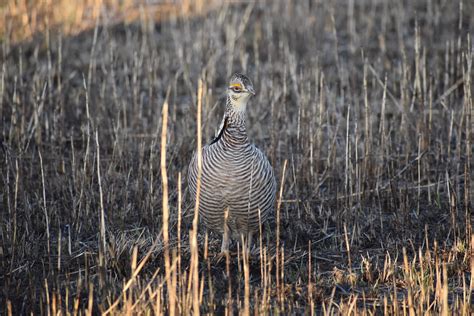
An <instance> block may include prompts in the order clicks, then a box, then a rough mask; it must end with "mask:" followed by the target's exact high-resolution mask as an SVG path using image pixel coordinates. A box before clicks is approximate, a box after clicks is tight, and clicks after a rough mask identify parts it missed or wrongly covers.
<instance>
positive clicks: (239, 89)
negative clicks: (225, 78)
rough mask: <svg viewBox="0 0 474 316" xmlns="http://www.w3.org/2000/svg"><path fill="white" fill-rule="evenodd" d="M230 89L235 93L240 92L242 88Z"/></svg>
mask: <svg viewBox="0 0 474 316" xmlns="http://www.w3.org/2000/svg"><path fill="white" fill-rule="evenodd" d="M231 89H232V91H234V92H236V93H240V92H242V88H240V87H232V88H231Z"/></svg>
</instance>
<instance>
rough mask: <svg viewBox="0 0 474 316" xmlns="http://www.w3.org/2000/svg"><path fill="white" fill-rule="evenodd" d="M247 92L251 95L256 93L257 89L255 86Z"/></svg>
mask: <svg viewBox="0 0 474 316" xmlns="http://www.w3.org/2000/svg"><path fill="white" fill-rule="evenodd" d="M247 93H250V94H251V95H255V90H254V89H253V88H248V89H247Z"/></svg>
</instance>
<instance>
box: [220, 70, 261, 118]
mask: <svg viewBox="0 0 474 316" xmlns="http://www.w3.org/2000/svg"><path fill="white" fill-rule="evenodd" d="M254 95H255V90H254V88H253V84H252V81H250V79H249V78H248V77H247V76H245V75H243V74H240V73H235V74H233V75H232V77H231V78H230V82H229V87H228V89H227V97H228V99H229V102H230V105H232V107H233V109H234V111H237V112H244V111H245V108H246V106H247V102H248V100H249V99H250V97H251V96H254Z"/></svg>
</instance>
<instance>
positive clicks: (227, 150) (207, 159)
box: [188, 74, 276, 251]
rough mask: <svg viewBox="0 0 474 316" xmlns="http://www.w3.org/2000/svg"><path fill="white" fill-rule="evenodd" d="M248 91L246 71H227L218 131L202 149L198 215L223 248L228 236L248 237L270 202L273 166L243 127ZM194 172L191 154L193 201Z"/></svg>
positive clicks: (250, 92)
mask: <svg viewBox="0 0 474 316" xmlns="http://www.w3.org/2000/svg"><path fill="white" fill-rule="evenodd" d="M254 94H255V92H254V89H253V85H252V82H251V81H250V80H249V79H248V78H247V77H246V76H244V75H242V74H234V75H233V76H232V78H231V80H230V84H229V88H228V90H227V100H226V109H225V114H224V118H223V121H222V124H221V128H220V131H219V133H218V135H217V136H216V138H215V139H214V140H213V141H212V142H211V143H210V144H208V145H206V146H204V147H203V149H202V176H201V192H200V199H199V203H200V207H199V216H200V218H201V220H202V222H203V223H204V224H205V226H206V227H207V228H209V229H211V230H213V231H217V232H220V233H222V234H223V243H222V250H223V251H226V250H227V247H228V243H229V240H228V238H229V235H231V236H232V237H233V238H239V237H240V235H244V236H246V237H248V238H249V239H250V238H251V235H252V233H253V232H255V231H256V230H258V227H259V210H260V220H261V223H263V222H264V221H265V220H266V219H267V218H268V216H269V215H270V213H271V212H272V211H273V209H274V204H275V194H276V182H275V176H274V173H273V168H272V166H271V165H270V163H269V161H268V159H267V158H266V156H265V155H264V153H263V152H262V151H261V150H260V149H258V148H257V147H256V146H255V145H253V144H251V143H250V142H249V140H248V137H247V131H246V127H245V114H246V113H245V112H246V106H247V102H248V100H249V99H250V97H251V96H252V95H254ZM197 175H198V165H197V154H196V153H194V155H193V158H192V160H191V163H190V165H189V173H188V186H189V191H190V193H191V196H192V198H193V199H194V200H195V198H196V186H197ZM226 210H227V211H228V217H227V220H226V221H225V220H224V216H225V213H226ZM224 223H226V224H227V229H225V225H224ZM249 242H250V240H249Z"/></svg>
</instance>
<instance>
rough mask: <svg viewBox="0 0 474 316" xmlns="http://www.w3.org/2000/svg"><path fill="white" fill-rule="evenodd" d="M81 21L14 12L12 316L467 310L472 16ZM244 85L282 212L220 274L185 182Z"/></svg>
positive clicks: (252, 129)
mask: <svg viewBox="0 0 474 316" xmlns="http://www.w3.org/2000/svg"><path fill="white" fill-rule="evenodd" d="M14 3H15V5H16V6H17V7H16V8H20V9H18V10H19V11H18V12H23V11H21V8H22V5H23V7H24V8H27V4H29V2H25V1H15V2H14ZM41 3H42V2H41ZM60 3H63V2H60ZM46 4H47V3H46ZM64 4H65V5H66V4H68V3H67V2H64ZM87 4H89V5H92V7H95V5H97V7H96V8H97V11H91V12H97V15H96V16H95V18H93V19H92V21H93V22H92V23H89V22H87V21H85V20H84V21H83V19H85V16H84V15H79V13H77V12H76V13H75V15H74V16H76V17H77V16H80V18H77V19H78V23H79V24H78V25H80V28H79V26H77V29H75V28H74V27H71V25H75V24H68V23H67V22H64V21H61V17H62V15H61V14H59V15H57V12H59V11H57V10H58V9H57V8H56V9H54V10H53V9H51V10H52V11H51V12H50V11H48V10H47V8H49V7H47V6H39V8H40V9H41V10H45V11H41V10H40V9H38V11H37V12H43V13H44V14H43V13H42V14H37V15H36V16H37V17H42V16H49V17H53V18H50V19H55V20H54V21H55V24H54V27H53V24H48V23H49V22H48V23H45V22H44V21H36V20H35V21H36V22H35V23H36V24H34V25H33V24H32V22H31V19H28V18H27V19H26V22H25V21H23V20H21V19H20V20H21V21H23V22H25V23H26V24H21V23H23V22H21V23H20V22H18V20H17V18H18V16H20V17H21V14H20V15H14V14H11V11H8V12H10V13H9V14H6V13H5V12H7V11H4V14H3V17H4V18H5V19H6V21H7V22H8V21H10V22H11V23H5V24H3V25H5V29H2V33H0V34H2V57H1V66H2V68H1V75H0V124H1V125H0V129H1V134H0V140H1V146H2V148H1V151H0V168H1V181H0V197H1V202H0V209H1V220H0V237H1V239H0V256H1V259H2V260H0V289H1V294H0V306H1V309H0V312H1V313H5V314H8V313H10V314H26V313H34V314H54V315H56V314H58V313H60V314H91V313H92V314H97V313H107V314H108V313H111V314H121V313H124V314H125V313H134V314H146V313H149V314H162V313H178V314H188V313H189V312H191V311H194V312H195V313H196V312H198V311H199V312H201V313H211V314H221V313H224V312H226V313H228V314H233V313H236V312H240V313H242V314H249V313H254V314H259V313H266V314H278V313H280V314H299V313H302V312H304V313H307V314H313V313H317V314H343V315H348V314H373V313H378V314H382V313H383V314H410V315H420V314H424V313H427V314H438V313H443V314H450V313H455V314H462V315H469V314H471V313H473V308H472V302H473V300H474V296H473V294H472V292H473V289H474V278H472V275H473V273H474V256H473V253H474V237H473V232H472V206H473V200H474V190H473V188H472V180H473V179H474V175H473V171H472V155H473V129H474V125H473V121H472V115H473V96H472V91H473V72H472V62H473V57H474V53H473V41H472V39H473V38H472V34H474V33H473V31H474V21H473V19H472V16H471V12H474V6H473V3H472V2H469V1H465V2H459V1H429V0H428V1H403V2H400V3H399V2H396V1H395V2H392V1H368V0H367V1H339V0H334V1H315V2H312V1H304V2H303V1H298V2H287V1H272V2H268V3H253V2H247V1H245V2H244V1H241V2H226V3H225V4H223V5H221V6H218V5H213V6H212V7H204V8H203V7H201V6H202V5H203V3H201V2H199V3H198V4H195V3H191V4H189V3H187V4H186V5H190V7H189V6H188V7H186V8H185V9H183V8H182V7H179V8H178V9H176V10H175V9H173V10H174V11H172V12H174V13H172V14H171V13H170V14H161V15H159V16H160V17H159V18H157V17H156V16H155V15H154V14H148V13H150V12H152V10H156V6H157V5H159V4H157V3H152V2H150V3H149V4H148V5H135V2H123V3H121V4H119V3H118V2H117V3H115V2H113V1H112V2H110V1H109V2H104V3H101V2H97V3H96V2H95V1H92V2H90V3H89V2H87ZM30 5H31V4H30ZM58 5H59V4H58ZM125 5H129V7H127V8H131V9H130V10H132V9H133V8H135V11H134V12H135V13H136V12H138V14H136V15H135V19H136V20H133V19H132V20H127V21H126V22H123V21H122V20H121V15H120V14H118V15H114V14H112V13H110V12H122V13H123V12H124V11H123V7H124V6H125ZM196 7H199V10H196V11H193V10H195V8H196ZM9 8H10V9H11V7H9ZM84 8H85V7H83V8H82V9H84ZM114 8H115V11H114V10H113V9H114ZM190 8H194V9H190ZM106 9H107V10H106ZM4 10H6V9H5V7H4ZM72 11H74V10H72ZM18 12H17V13H18ZM25 12H27V11H25ZM83 12H88V11H87V10H86V9H84V11H83ZM125 12H126V10H125ZM153 12H155V11H153ZM170 12H171V11H170ZM197 12H199V14H198V13H197ZM25 14H27V13H25ZM30 15H31V14H30ZM27 16H28V14H27ZM64 16H67V15H64ZM9 19H10V20H9ZM28 21H30V22H28ZM74 21H76V20H74ZM74 21H73V22H74ZM63 22H64V23H63ZM16 23H20V24H16ZM13 25H19V26H18V27H17V28H12V27H10V28H9V26H13ZM26 25H29V26H26ZM35 25H36V27H35ZM23 30H24V32H23ZM234 71H240V72H244V73H246V74H248V75H249V77H250V78H252V80H253V82H254V85H255V88H256V90H257V96H256V97H255V98H254V99H253V100H252V101H251V104H250V106H249V117H248V124H247V125H248V128H249V135H250V137H251V139H252V140H253V141H254V142H255V143H256V144H257V145H258V146H259V147H260V148H262V149H263V150H264V151H265V152H266V153H267V155H268V157H269V158H270V161H271V162H272V165H273V166H274V168H275V171H276V173H277V176H278V183H279V185H280V188H281V191H280V192H281V194H280V196H279V199H278V200H279V201H278V202H279V206H278V211H277V212H276V213H275V216H274V217H273V218H272V219H271V220H270V221H269V223H267V224H266V225H264V226H263V227H262V234H261V236H260V237H261V238H258V239H257V242H256V244H257V245H258V246H260V253H259V254H257V255H255V254H254V255H251V256H250V257H248V256H247V255H246V253H242V252H241V249H240V245H238V244H236V243H234V244H233V246H232V247H231V249H232V253H231V255H230V256H229V257H228V258H226V259H224V260H221V261H218V260H217V254H218V252H219V248H220V247H219V246H220V239H219V236H217V235H214V234H210V235H208V236H207V235H205V234H204V230H203V229H202V228H201V229H200V230H199V233H198V234H197V235H194V234H193V232H194V231H193V232H191V231H192V227H193V223H192V222H193V208H194V206H193V205H191V203H190V202H189V201H190V197H189V196H188V193H187V190H186V181H185V179H186V174H187V165H188V163H189V160H190V158H191V155H192V152H193V151H194V150H195V149H196V140H197V136H196V135H197V128H198V125H199V124H197V122H199V121H200V120H198V113H202V140H203V142H204V143H206V142H208V141H209V140H210V139H211V137H212V136H213V134H214V130H215V129H216V128H217V127H218V124H219V122H220V120H221V115H222V113H223V106H222V105H223V93H224V89H225V86H226V83H227V80H228V78H229V77H230V75H231V74H232V73H233V72H234ZM198 105H199V108H200V109H201V112H199V111H198ZM163 121H165V122H167V124H165V125H163V124H162V123H163ZM164 148H166V153H165V151H164V150H163V149H164ZM162 174H166V175H167V176H166V178H162V176H161V175H162ZM165 179H166V180H167V181H163V180H165ZM163 219H165V222H163ZM166 219H168V220H166ZM166 245H168V247H165V246H166Z"/></svg>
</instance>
